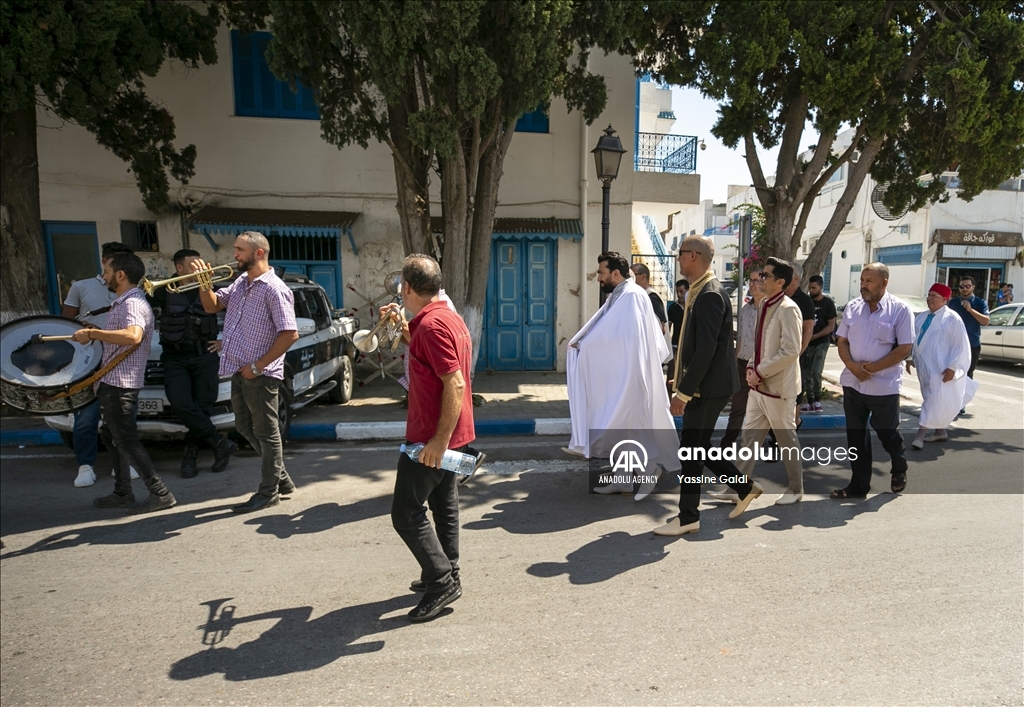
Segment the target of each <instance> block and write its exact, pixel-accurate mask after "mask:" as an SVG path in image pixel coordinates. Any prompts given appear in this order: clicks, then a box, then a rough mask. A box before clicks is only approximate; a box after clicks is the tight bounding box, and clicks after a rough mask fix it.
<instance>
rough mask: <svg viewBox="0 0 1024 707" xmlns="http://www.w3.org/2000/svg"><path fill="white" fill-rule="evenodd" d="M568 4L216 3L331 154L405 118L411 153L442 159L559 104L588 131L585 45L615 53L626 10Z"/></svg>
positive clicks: (488, 0) (592, 85)
mask: <svg viewBox="0 0 1024 707" xmlns="http://www.w3.org/2000/svg"><path fill="white" fill-rule="evenodd" d="M619 5H620V4H618V3H593V2H592V3H573V2H571V1H569V0H533V1H527V0H517V1H515V2H513V1H507V2H506V1H497V0H471V1H464V0H408V1H406V2H395V1H391V2H381V1H374V0H371V1H351V2H343V3H323V2H316V1H314V0H307V1H303V2H297V1H295V0H267V1H264V2H245V1H244V0H229V1H228V2H226V3H224V6H225V8H226V10H227V14H228V17H229V19H230V20H231V21H232V22H233V23H234V24H235V25H237V26H238V27H239V28H240V29H242V30H243V31H247V30H252V29H257V28H269V29H270V30H271V31H272V32H273V34H274V39H273V41H272V42H271V44H270V49H269V54H270V58H269V63H270V66H271V69H272V70H273V71H274V72H275V74H276V75H277V76H279V77H281V78H283V79H285V80H290V81H292V82H295V81H296V80H301V81H302V82H304V83H305V84H306V85H308V86H310V87H311V88H312V89H313V90H314V93H315V94H316V97H317V102H318V104H319V106H320V112H321V120H322V130H323V136H324V139H326V140H327V141H328V142H330V143H332V144H334V145H337V146H339V147H343V146H345V145H349V144H358V145H361V146H363V147H366V146H367V144H368V142H369V141H370V140H378V141H381V142H387V141H388V140H389V139H390V138H393V137H394V136H392V135H390V134H389V130H390V128H391V127H392V126H391V123H390V118H391V117H393V116H389V109H391V110H394V109H395V108H396V107H398V106H402V108H403V109H404V111H405V112H407V113H408V115H409V118H408V137H409V139H410V140H411V141H412V143H413V144H414V145H415V146H416V147H418V148H419V149H420V150H422V151H424V152H428V153H436V154H438V155H442V156H448V155H451V154H453V152H454V151H455V150H456V148H457V147H458V146H459V144H460V142H461V141H462V140H464V139H465V137H466V134H465V133H466V130H467V129H470V130H471V129H472V126H473V125H474V124H475V123H476V122H477V121H480V120H484V121H486V123H485V124H484V125H483V126H482V129H483V130H485V131H486V130H488V129H490V128H491V127H492V126H494V125H500V126H501V127H502V128H503V127H504V126H506V125H507V124H508V123H509V122H512V121H515V120H516V119H517V118H518V117H519V116H520V115H522V114H523V113H524V112H528V111H531V110H533V109H534V108H536V107H537V106H538V105H548V104H549V102H550V99H551V97H552V96H553V95H555V96H562V97H564V98H565V100H566V101H567V103H568V104H569V108H570V110H573V109H578V110H582V111H583V113H584V115H585V116H586V118H587V119H588V120H589V121H592V120H594V119H595V118H596V117H597V115H598V114H599V113H600V112H601V110H602V109H603V108H604V104H605V101H606V98H607V95H606V89H605V85H604V80H603V78H602V77H600V76H595V75H592V74H590V73H589V72H588V71H586V68H585V59H586V52H584V53H583V54H582V55H581V54H580V53H579V47H580V46H583V47H585V48H587V49H589V47H590V46H591V44H592V43H593V42H597V41H600V42H602V43H604V44H609V43H615V42H621V41H622V38H621V29H620V34H619V35H617V34H615V33H614V32H611V31H609V30H608V29H607V28H606V25H607V23H611V22H614V21H615V20H616V19H618V22H619V25H620V27H621V25H622V18H623V17H624V14H623V13H625V12H626V11H627V10H628V9H629V8H628V7H627V6H624V5H623V6H621V7H619Z"/></svg>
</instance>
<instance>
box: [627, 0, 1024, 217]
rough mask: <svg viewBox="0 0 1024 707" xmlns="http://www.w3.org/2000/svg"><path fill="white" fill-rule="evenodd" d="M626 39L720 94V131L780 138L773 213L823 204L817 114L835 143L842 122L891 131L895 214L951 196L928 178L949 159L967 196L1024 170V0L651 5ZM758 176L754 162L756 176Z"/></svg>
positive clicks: (881, 134)
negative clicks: (810, 132) (808, 129)
mask: <svg viewBox="0 0 1024 707" xmlns="http://www.w3.org/2000/svg"><path fill="white" fill-rule="evenodd" d="M627 45H628V46H629V48H630V49H631V50H632V51H634V52H635V53H636V54H637V63H638V67H639V68H640V69H642V70H647V71H651V72H652V73H653V74H654V75H655V76H657V77H658V78H660V79H662V80H665V81H668V82H670V83H676V84H682V85H693V86H696V87H698V88H699V89H700V90H701V91H702V92H703V93H704V94H705V95H706V96H708V97H710V98H713V99H715V100H717V101H719V102H720V104H721V106H720V116H719V120H718V121H717V123H716V124H715V126H714V128H713V133H714V134H715V135H716V136H717V137H719V138H720V139H721V140H722V141H723V142H724V143H725V144H726V145H728V146H730V147H735V146H737V145H738V144H740V143H744V142H745V141H746V140H747V139H748V138H751V137H752V138H754V139H756V141H757V142H758V143H760V144H761V145H762V146H764V147H766V148H771V147H775V146H777V145H781V150H780V154H779V162H778V164H777V166H776V170H775V172H776V177H777V180H776V184H775V186H774V187H772V189H771V190H765V194H768V193H769V191H771V192H774V196H766V195H763V194H759V196H760V197H761V198H762V202H763V203H764V202H767V203H765V206H766V207H767V208H770V209H775V208H778V209H783V210H785V209H795V208H798V207H799V206H800V205H801V203H803V202H804V201H805V199H807V198H811V199H813V197H814V192H813V191H812V190H810V189H809V187H810V183H811V182H813V181H814V179H815V178H816V177H817V176H818V175H817V172H818V171H819V170H820V169H822V168H825V167H827V166H828V164H829V163H830V162H834V160H835V158H834V157H833V156H831V155H823V159H824V163H822V164H821V165H820V167H818V169H817V170H815V174H814V175H811V179H810V180H807V179H800V177H801V172H802V171H803V170H804V168H805V167H806V166H807V165H805V164H803V163H801V162H800V161H799V159H798V144H799V142H800V138H801V135H802V131H803V125H804V123H805V121H806V120H811V121H812V122H813V124H814V126H815V127H816V128H817V130H818V131H819V132H820V133H821V135H822V140H823V141H825V142H823V143H822V144H827V145H828V146H830V145H831V144H832V140H833V139H834V137H835V135H836V133H837V131H838V130H839V129H840V128H841V127H842V126H844V125H849V126H853V127H859V128H861V129H862V132H861V135H860V139H861V141H862V142H866V141H868V140H870V139H872V138H876V139H878V138H880V139H882V144H881V148H880V151H879V152H878V154H877V158H876V159H875V160H874V162H873V164H872V165H871V175H872V177H873V178H874V179H875V180H876V181H878V182H891V186H890V188H889V190H888V191H887V193H886V202H887V204H889V205H890V207H891V208H894V209H896V208H899V207H900V206H903V205H909V206H910V207H911V208H918V207H920V206H923V205H924V204H925V203H927V202H928V201H934V200H938V199H941V198H944V197H945V194H946V191H945V190H944V189H943V188H942V185H941V184H939V183H938V182H929V181H925V182H924V183H920V182H919V178H920V176H921V175H923V174H934V173H939V172H942V171H945V170H947V169H949V168H950V166H952V165H959V169H960V178H961V184H962V186H963V189H962V191H961V192H960V196H961V198H965V199H970V198H972V197H973V196H975V195H977V194H978V193H979V192H981V191H982V190H984V189H989V188H993V187H995V186H996V185H998V184H999V182H1001V181H1002V180H1004V179H1006V178H1007V177H1010V176H1014V175H1015V174H1018V173H1019V172H1020V171H1021V170H1022V169H1024V91H1022V89H1024V84H1022V78H1021V77H1024V7H1022V5H1021V3H1019V2H1011V1H1006V0H972V1H958V0H949V1H947V2H942V3H935V2H927V1H925V2H913V1H909V0H902V1H901V0H858V2H849V1H848V0H761V1H759V2H724V1H723V2H687V1H685V0H669V1H658V0H653V1H652V2H649V3H646V4H645V5H644V11H643V16H642V17H640V18H638V19H636V21H635V24H634V25H633V26H632V27H631V32H630V40H629V41H628V42H627ZM750 159H751V156H749V155H748V160H750ZM759 171H760V166H759V165H756V166H755V165H752V166H751V172H752V176H754V179H755V183H758V182H759V178H760V177H761V175H759V174H756V173H755V172H759ZM768 173H769V174H770V173H771V172H770V171H769V172H768ZM761 181H762V182H763V178H762V179H761ZM792 222H793V219H789V220H788V223H789V224H790V225H791V224H792ZM773 223H775V220H773V219H772V218H769V224H773ZM778 223H780V224H784V223H787V220H786V219H780V220H778ZM771 227H774V226H771ZM787 235H788V234H787Z"/></svg>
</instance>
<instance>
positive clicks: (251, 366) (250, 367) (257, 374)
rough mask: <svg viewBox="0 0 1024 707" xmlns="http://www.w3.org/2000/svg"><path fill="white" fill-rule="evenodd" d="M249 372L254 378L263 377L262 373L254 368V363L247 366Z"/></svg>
mask: <svg viewBox="0 0 1024 707" xmlns="http://www.w3.org/2000/svg"><path fill="white" fill-rule="evenodd" d="M249 370H251V371H252V374H253V375H254V376H259V375H263V372H262V371H261V370H260V369H258V368H256V364H255V363H252V364H249Z"/></svg>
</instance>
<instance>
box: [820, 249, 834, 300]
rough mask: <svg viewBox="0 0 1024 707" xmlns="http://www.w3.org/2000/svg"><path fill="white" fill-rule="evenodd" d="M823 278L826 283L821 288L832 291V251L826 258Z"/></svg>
mask: <svg viewBox="0 0 1024 707" xmlns="http://www.w3.org/2000/svg"><path fill="white" fill-rule="evenodd" d="M821 279H822V280H824V281H825V282H824V285H823V287H822V288H821V289H822V290H824V291H825V292H831V291H832V253H831V252H830V253H829V254H828V257H827V258H825V272H823V273H822V274H821Z"/></svg>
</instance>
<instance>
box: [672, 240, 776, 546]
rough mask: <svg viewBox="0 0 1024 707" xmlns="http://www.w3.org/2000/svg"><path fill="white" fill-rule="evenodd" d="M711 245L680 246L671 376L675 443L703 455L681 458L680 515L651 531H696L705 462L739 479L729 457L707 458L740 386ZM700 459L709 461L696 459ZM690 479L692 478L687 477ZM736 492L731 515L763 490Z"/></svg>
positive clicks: (742, 487) (737, 487)
mask: <svg viewBox="0 0 1024 707" xmlns="http://www.w3.org/2000/svg"><path fill="white" fill-rule="evenodd" d="M714 257H715V247H714V245H713V244H712V242H711V239H710V238H706V237H704V236H689V237H687V238H685V239H684V240H683V242H682V244H681V245H680V247H679V272H680V274H681V275H682V276H683V277H685V278H686V279H687V280H689V282H690V294H689V295H688V296H687V298H686V306H685V307H684V309H683V323H682V327H681V331H682V334H681V335H680V337H679V350H678V352H677V355H676V364H675V372H674V375H673V377H672V380H673V385H672V414H673V415H682V416H683V430H682V432H680V433H679V447H680V451H682V448H683V447H686V448H688V449H689V450H692V451H696V450H699V449H703V450H704V451H703V454H699V455H698V454H694V458H693V460H684V461H682V469H681V471H680V477H681V481H682V482H683V483H681V484H680V489H679V515H678V516H676V517H675V518H672V519H671V520H669V522H668V523H667V524H665V525H662V526H659V527H658V528H655V529H654V534H655V535H668V536H675V535H685V534H687V533H696V532H698V531H699V530H700V511H699V510H698V506H699V505H700V489H701V484H700V483H699V479H701V478H702V477H703V473H702V472H703V470H704V468H705V467H707V468H708V469H710V470H711V471H712V472H714V473H716V474H718V475H720V476H725V477H726V478H730V477H731V478H732V479H736V480H737V482H738V481H739V478H738V477H739V476H740V474H739V470H738V469H737V468H736V465H735V464H733V463H732V462H730V461H722V460H712V459H708V457H709V456H713V455H709V454H708V450H709V449H710V448H711V435H712V433H714V431H715V423H716V422H718V415H719V413H721V412H722V410H724V409H725V405H726V403H728V402H729V399H730V398H731V397H732V394H733V393H735V392H736V390H737V389H738V388H739V379H738V376H737V375H736V351H735V348H734V346H733V322H732V303H731V302H730V299H729V295H728V294H727V293H726V291H725V288H724V287H722V283H720V282H719V281H718V280H717V279H716V278H715V273H714V271H713V270H711V261H712V260H713V259H714ZM701 458H704V459H707V461H700V459H701ZM687 479H693V480H694V481H692V482H691V481H686V480H687ZM727 485H728V486H729V488H730V489H732V490H733V491H734V492H735V493H736V497H737V503H736V507H735V508H734V509H733V510H732V512H731V513H730V514H729V517H730V518H736V517H737V516H739V515H740V514H741V513H743V512H744V511H745V510H747V506H749V505H750V502H751V501H753V500H754V499H755V498H757V497H758V496H760V495H761V492H762V489H761V487H760V485H758V484H757V483H751V482H750V480H749V479H745V480H743V481H742V482H741V483H729V484H727Z"/></svg>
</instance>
